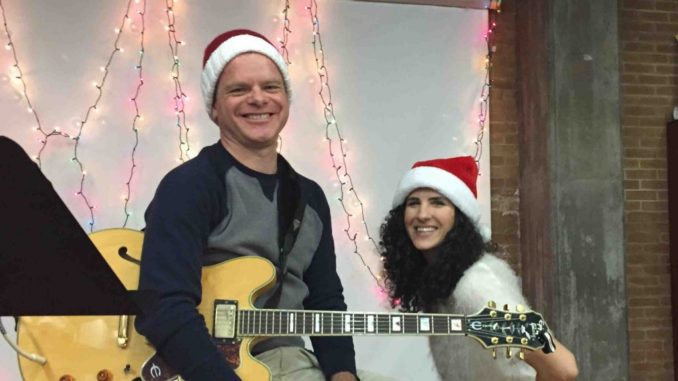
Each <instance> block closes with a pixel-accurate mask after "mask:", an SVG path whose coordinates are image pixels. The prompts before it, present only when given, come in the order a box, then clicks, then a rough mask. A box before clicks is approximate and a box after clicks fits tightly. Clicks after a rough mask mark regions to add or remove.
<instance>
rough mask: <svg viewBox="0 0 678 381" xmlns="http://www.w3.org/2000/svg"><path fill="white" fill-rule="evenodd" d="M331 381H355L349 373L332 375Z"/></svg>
mask: <svg viewBox="0 0 678 381" xmlns="http://www.w3.org/2000/svg"><path fill="white" fill-rule="evenodd" d="M331 380H332V381H357V380H356V378H355V376H354V375H353V373H351V372H339V373H335V374H333V375H332V379H331Z"/></svg>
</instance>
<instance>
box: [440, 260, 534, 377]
mask: <svg viewBox="0 0 678 381" xmlns="http://www.w3.org/2000/svg"><path fill="white" fill-rule="evenodd" d="M490 300H493V301H495V302H496V303H497V306H503V305H504V304H508V305H509V306H510V307H511V308H513V309H515V307H516V305H517V304H522V305H524V306H525V307H526V308H528V306H527V303H526V301H525V297H524V296H523V293H522V291H521V288H520V281H519V279H518V277H517V276H516V274H515V273H514V272H513V270H512V269H511V268H510V267H509V265H508V264H507V263H506V262H504V261H503V260H501V259H499V258H497V257H495V256H493V255H490V254H484V255H483V256H482V257H481V258H480V259H479V260H478V261H477V262H476V263H474V264H473V265H471V267H469V268H468V269H467V270H466V272H464V275H463V276H462V277H461V279H459V283H457V286H456V287H455V289H454V291H452V295H451V296H450V297H449V298H448V299H447V300H446V301H445V302H444V303H440V304H439V305H437V306H436V307H435V310H434V312H438V313H454V314H475V313H477V312H478V311H480V310H481V309H482V308H483V307H485V306H486V305H487V302H488V301H490ZM429 344H430V347H431V353H432V354H433V360H434V362H435V364H436V368H437V370H438V374H439V375H440V379H441V380H443V381H457V380H458V381H476V380H478V381H484V380H511V381H527V380H530V381H533V380H534V379H535V377H536V373H535V371H534V369H533V368H532V367H531V366H529V365H528V364H527V363H525V362H524V361H522V360H519V359H518V356H517V355H516V354H515V353H514V356H513V358H512V359H507V358H506V355H505V352H504V350H503V349H498V350H497V359H496V360H493V359H492V353H491V352H490V351H489V350H486V349H484V348H483V347H482V345H480V343H478V342H477V341H476V340H475V339H472V338H470V337H463V336H431V337H430V338H429ZM514 352H516V351H514Z"/></svg>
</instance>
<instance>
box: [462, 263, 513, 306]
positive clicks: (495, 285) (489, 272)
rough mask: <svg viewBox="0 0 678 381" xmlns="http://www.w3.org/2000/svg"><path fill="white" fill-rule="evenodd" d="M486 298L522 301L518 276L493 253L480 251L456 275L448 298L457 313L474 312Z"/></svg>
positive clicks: (499, 300) (483, 303)
mask: <svg viewBox="0 0 678 381" xmlns="http://www.w3.org/2000/svg"><path fill="white" fill-rule="evenodd" d="M490 300H492V301H494V302H496V303H497V305H504V304H508V305H509V306H512V307H515V305H516V304H522V305H526V301H525V297H524V296H523V293H522V289H521V284H520V279H519V278H518V276H517V275H516V273H515V272H514V271H513V269H511V266H509V264H508V263H506V261H504V260H503V259H501V258H498V257H496V256H495V255H492V254H483V255H482V256H481V257H480V259H478V261H476V262H475V263H474V264H473V265H471V267H469V268H468V269H467V270H466V271H465V272H464V275H462V277H461V279H459V282H458V283H457V286H456V287H455V289H454V291H453V292H452V302H453V304H454V305H455V307H456V308H457V309H461V310H463V311H459V312H460V313H474V312H477V311H478V310H480V309H481V308H483V307H484V306H486V305H487V302H489V301H490ZM455 312H456V311H455Z"/></svg>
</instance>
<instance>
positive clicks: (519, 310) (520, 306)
mask: <svg viewBox="0 0 678 381" xmlns="http://www.w3.org/2000/svg"><path fill="white" fill-rule="evenodd" d="M516 311H518V312H520V313H523V312H525V306H524V305H522V304H518V305H517V306H516Z"/></svg>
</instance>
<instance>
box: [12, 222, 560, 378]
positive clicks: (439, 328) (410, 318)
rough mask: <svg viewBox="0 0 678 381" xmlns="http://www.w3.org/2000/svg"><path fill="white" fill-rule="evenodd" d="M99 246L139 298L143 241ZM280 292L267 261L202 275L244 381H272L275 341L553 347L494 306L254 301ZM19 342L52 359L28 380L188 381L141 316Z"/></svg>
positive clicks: (50, 326) (106, 319)
mask: <svg viewBox="0 0 678 381" xmlns="http://www.w3.org/2000/svg"><path fill="white" fill-rule="evenodd" d="M90 238H91V239H92V241H93V242H94V244H95V245H96V246H97V248H98V249H99V250H100V251H101V252H102V254H103V256H104V258H105V259H106V261H107V262H108V263H109V265H111V267H112V269H113V271H114V272H116V275H118V277H120V278H121V280H122V281H123V284H125V286H126V287H128V289H136V286H137V284H136V279H137V277H138V266H137V264H135V263H133V262H136V261H135V260H134V258H130V257H129V256H130V254H132V255H134V254H135V253H136V254H137V258H136V259H138V255H139V253H140V252H141V243H142V241H143V234H142V233H141V232H138V231H134V230H128V229H110V230H103V231H100V232H96V233H93V234H91V235H90ZM130 249H131V250H130ZM121 272H124V274H121ZM274 285H275V268H274V267H273V265H272V264H271V263H270V262H269V261H268V260H266V259H264V258H260V257H241V258H237V259H233V260H229V261H226V262H222V263H220V264H216V265H212V266H207V267H204V268H203V274H202V287H203V290H202V300H203V301H202V303H201V304H200V305H199V306H198V311H199V312H200V314H202V315H203V316H204V318H205V322H206V324H207V327H208V329H209V331H210V333H211V334H212V336H213V338H214V340H215V342H216V343H217V346H218V348H219V350H220V351H221V352H222V353H223V355H224V357H225V359H226V360H227V361H228V363H229V364H230V365H231V366H232V367H233V369H234V370H235V372H236V373H237V374H238V376H239V377H240V378H241V379H243V380H245V381H262V380H264V381H265V380H270V373H269V370H268V368H267V367H266V366H265V365H264V364H262V363H261V362H259V361H257V360H256V359H255V358H254V357H253V356H252V355H251V354H250V348H252V347H253V345H254V344H256V343H257V342H259V341H261V340H265V339H266V338H267V337H274V336H352V335H368V336H382V335H383V336H408V335H465V336H470V337H472V338H474V339H476V340H477V341H478V342H480V344H481V345H483V346H484V347H485V348H488V349H492V350H493V352H494V350H495V348H498V347H506V348H518V349H519V350H520V356H521V357H522V355H523V349H527V350H535V349H540V348H542V347H544V340H543V335H544V334H545V332H547V330H548V328H547V326H546V323H545V322H544V320H543V318H542V316H541V315H540V314H538V313H536V312H532V311H529V312H527V311H518V312H508V311H505V310H504V311H500V310H497V309H495V308H491V307H486V308H484V309H483V310H481V311H480V312H478V313H477V314H475V315H454V314H422V313H366V312H360V313H357V312H344V311H308V310H265V309H257V308H255V307H254V305H253V302H254V300H256V298H257V297H258V296H259V295H261V294H262V293H264V292H265V291H266V290H268V289H270V288H271V287H273V286H274ZM17 341H18V344H19V345H20V346H21V347H22V348H23V349H24V350H26V351H29V352H33V353H38V354H40V355H42V356H43V357H46V358H47V360H48V362H47V364H45V365H41V364H38V363H35V362H31V361H30V360H27V359H25V358H22V357H20V358H19V367H20V370H21V373H22V377H23V378H24V380H26V381H47V380H50V381H54V380H59V381H85V380H86V381H89V380H97V381H113V380H115V381H121V380H125V381H171V380H181V378H180V376H179V375H178V374H177V373H176V372H174V371H173V370H172V369H171V368H170V367H169V366H168V365H167V364H166V363H165V362H164V361H163V360H162V358H161V357H160V356H159V355H157V354H155V350H154V349H153V347H152V346H151V345H150V344H148V343H147V342H146V341H145V339H144V338H143V336H141V335H140V334H138V333H137V332H136V331H134V328H133V318H132V317H126V316H103V317H102V316H92V317H84V316H83V317H22V318H21V319H19V323H18V330H17ZM508 351H510V349H508V350H507V353H509V352H508Z"/></svg>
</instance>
